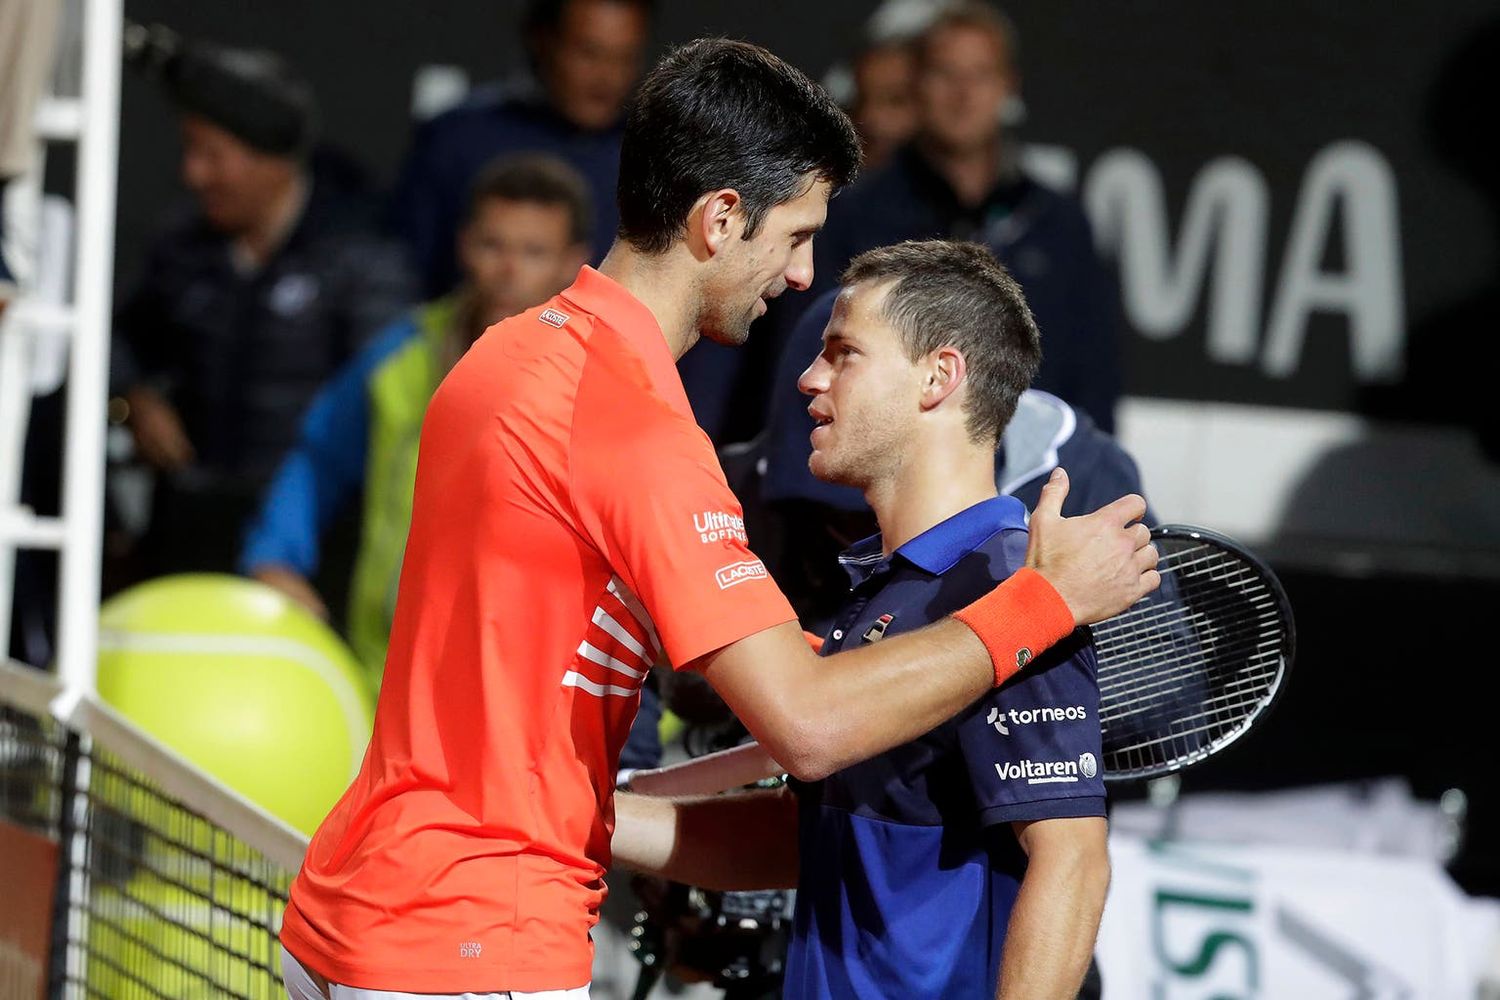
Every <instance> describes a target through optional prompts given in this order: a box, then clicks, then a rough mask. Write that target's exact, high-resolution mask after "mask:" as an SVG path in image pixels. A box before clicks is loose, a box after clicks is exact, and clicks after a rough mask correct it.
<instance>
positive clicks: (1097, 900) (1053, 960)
mask: <svg viewBox="0 0 1500 1000" xmlns="http://www.w3.org/2000/svg"><path fill="white" fill-rule="evenodd" d="M1108 888H1109V861H1108V858H1107V856H1104V855H1103V854H1102V852H1098V853H1093V852H1083V851H1073V852H1058V853H1057V855H1056V856H1037V855H1033V856H1032V858H1031V861H1030V864H1029V866H1028V868H1027V870H1026V876H1025V878H1024V879H1022V881H1021V890H1020V893H1019V894H1018V895H1017V897H1016V903H1015V907H1014V908H1013V909H1012V910H1011V915H1010V926H1009V928H1008V929H1007V931H1006V934H1005V950H1004V952H1003V954H1002V956H1001V964H1000V982H999V986H998V989H997V991H996V996H997V997H999V1000H1051V998H1056V1000H1064V998H1066V1000H1072V998H1073V997H1076V996H1077V995H1078V988H1079V986H1080V984H1082V982H1083V977H1084V974H1085V973H1086V972H1087V971H1088V966H1089V958H1090V957H1091V956H1092V955H1093V952H1094V942H1095V939H1096V938H1097V936H1098V933H1099V918H1100V916H1101V914H1102V913H1103V912H1104V897H1105V893H1106V891H1107V890H1108Z"/></svg>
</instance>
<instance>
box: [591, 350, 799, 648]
mask: <svg viewBox="0 0 1500 1000" xmlns="http://www.w3.org/2000/svg"><path fill="white" fill-rule="evenodd" d="M588 381H589V380H588V377H587V376H585V379H584V384H583V386H581V387H580V400H579V403H578V407H579V410H578V414H577V417H576V419H575V424H574V440H573V444H572V448H571V453H572V468H571V474H572V484H571V485H572V500H573V505H574V510H575V513H576V516H577V517H578V520H579V524H580V527H581V528H582V530H583V532H584V533H585V534H586V535H587V536H588V537H589V538H590V539H591V541H592V542H593V543H594V545H595V546H596V547H597V548H598V549H599V551H600V552H601V553H602V554H603V555H604V557H605V559H606V560H607V561H608V562H609V564H610V565H611V567H613V569H614V571H615V573H616V574H617V575H619V577H620V578H621V579H622V580H623V581H624V582H625V584H626V586H628V587H629V588H630V589H631V590H632V591H634V593H635V594H636V596H637V597H639V598H640V600H641V603H642V604H643V605H645V608H646V611H647V613H648V614H649V615H650V616H651V620H652V622H653V623H654V624H655V626H656V630H657V633H658V635H659V636H660V637H661V641H662V646H663V648H664V649H665V650H666V653H667V656H668V659H670V661H671V663H672V665H673V666H674V667H676V668H679V669H680V668H682V667H684V666H687V665H688V664H690V663H692V662H693V661H694V660H696V659H698V658H699V657H701V656H703V655H705V654H707V653H711V652H713V651H714V650H716V649H720V648H722V647H724V646H727V645H730V644H731V643H734V642H737V641H739V640H740V639H743V638H745V637H746V636H750V635H754V634H755V633H756V632H760V631H762V630H764V629H767V628H770V627H772V626H774V625H779V624H781V623H782V622H788V621H792V620H794V619H795V618H796V615H795V613H794V612H793V611H792V607H791V605H790V604H789V603H787V599H786V598H785V597H784V596H782V593H781V591H780V590H779V589H778V588H777V586H776V584H775V583H774V582H773V581H772V580H771V577H770V574H769V573H768V572H767V571H766V567H765V564H764V563H762V562H761V561H760V559H759V558H758V557H757V556H756V555H755V553H753V552H752V551H750V546H749V540H748V539H747V538H746V536H745V520H744V512H743V510H742V509H741V507H740V504H739V501H738V500H736V499H735V496H734V494H733V493H732V492H731V491H730V489H729V485H728V484H727V483H726V482H725V479H724V473H723V470H722V469H720V467H719V461H718V458H717V457H716V456H715V455H714V451H713V447H712V446H711V445H710V444H709V441H708V438H707V437H706V436H705V435H704V434H703V432H702V431H701V430H699V429H698V427H697V426H696V425H695V424H693V423H692V421H691V420H690V419H689V418H687V417H686V416H683V415H681V414H678V413H676V412H675V411H670V410H668V408H667V407H666V406H665V404H661V405H659V406H650V405H647V406H640V405H632V404H630V403H623V402H620V401H618V400H617V401H616V405H611V404H610V402H609V401H608V400H607V399H603V400H600V401H599V402H598V403H597V404H595V405H590V403H589V401H588V400H587V399H585V398H584V396H585V394H586V393H587V392H589V391H591V390H590V389H589V385H588ZM592 391H593V392H594V393H595V397H594V398H595V399H598V398H599V394H600V393H603V394H604V395H605V396H606V397H607V396H608V395H609V394H610V393H611V389H610V388H608V387H606V388H602V389H600V388H597V387H596V388H595V389H594V390H592Z"/></svg>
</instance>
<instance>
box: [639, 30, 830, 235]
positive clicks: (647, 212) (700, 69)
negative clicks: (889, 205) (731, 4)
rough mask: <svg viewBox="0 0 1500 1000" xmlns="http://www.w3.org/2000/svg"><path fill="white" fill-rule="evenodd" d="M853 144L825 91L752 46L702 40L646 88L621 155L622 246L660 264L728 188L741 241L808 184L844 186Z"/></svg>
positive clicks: (655, 73)
mask: <svg viewBox="0 0 1500 1000" xmlns="http://www.w3.org/2000/svg"><path fill="white" fill-rule="evenodd" d="M858 171H859V138H858V136H857V135H856V134H855V131H854V125H853V124H852V123H851V122H850V121H849V116H848V115H846V114H844V112H843V111H842V110H840V109H839V107H838V105H837V104H835V103H834V101H833V99H832V98H831V97H829V96H828V94H827V93H826V92H824V90H823V88H822V87H819V86H818V85H817V84H816V83H813V82H812V81H811V80H810V79H808V78H807V76H806V74H804V73H803V72H802V71H801V70H798V69H796V68H794V67H792V66H790V65H788V64H787V63H785V62H783V61H782V60H780V59H778V58H777V57H776V56H774V55H772V54H771V53H770V52H767V51H766V50H765V49H763V48H761V47H760V46H758V45H751V44H749V43H748V42H736V41H730V40H729V39H725V38H706V39H699V40H698V41H695V42H689V43H688V44H686V45H684V46H682V47H680V48H678V49H675V50H673V51H672V52H670V53H668V54H667V56H666V57H665V58H663V59H662V61H661V62H659V63H658V64H657V65H656V68H655V69H653V70H652V71H651V73H650V74H649V75H648V76H647V77H646V79H645V81H643V82H642V84H641V88H640V90H639V91H638V92H637V94H636V96H635V99H634V101H632V103H631V106H630V109H629V111H628V112H627V115H626V119H625V137H624V141H623V144H622V146H621V150H620V187H619V202H620V230H619V235H620V238H621V239H623V240H625V241H626V242H628V243H629V244H630V245H631V246H633V247H635V248H636V249H637V250H640V251H642V252H643V253H661V252H662V251H664V250H666V249H667V248H668V247H670V246H671V245H672V241H673V240H675V239H676V238H677V237H678V236H679V235H680V234H681V233H682V231H683V227H684V226H685V225H686V223H687V217H688V212H689V211H690V210H691V209H692V207H693V203H694V202H696V201H697V200H698V198H699V197H700V196H701V195H703V194H704V192H707V191H714V190H717V189H719V188H734V189H735V190H736V191H738V192H739V194H740V197H741V199H743V201H742V205H743V207H744V212H745V238H746V239H749V238H751V237H753V236H754V235H755V234H756V232H758V231H759V228H760V225H761V223H762V222H763V221H764V219H765V215H766V213H767V212H768V211H770V209H771V208H772V207H774V206H776V205H780V204H783V203H784V202H787V201H790V200H792V199H793V198H795V197H797V196H798V195H799V194H800V193H801V192H802V191H803V189H804V187H805V183H806V178H807V175H809V174H812V175H814V176H815V177H816V178H817V179H819V180H824V181H827V182H829V183H830V184H832V185H833V187H834V189H835V190H838V189H839V188H842V187H844V186H846V185H848V184H849V183H850V182H851V181H853V180H854V177H855V174H856V173H858Z"/></svg>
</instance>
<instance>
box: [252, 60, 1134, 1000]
mask: <svg viewBox="0 0 1500 1000" xmlns="http://www.w3.org/2000/svg"><path fill="white" fill-rule="evenodd" d="M858 148H859V147H858V142H857V140H856V138H855V136H854V131H853V128H852V126H851V125H850V124H849V121H848V119H847V118H846V117H845V116H844V114H843V113H842V112H841V111H839V110H838V108H837V107H836V106H835V105H834V104H833V102H832V101H830V100H829V98H828V97H827V95H826V94H824V93H823V91H822V90H821V89H819V88H818V87H817V86H816V85H815V84H813V83H812V82H810V81H809V80H808V79H807V78H806V77H805V76H804V75H803V74H801V73H800V72H798V71H797V70H795V69H793V68H791V67H790V66H787V65H786V64H785V63H783V62H781V61H780V60H779V59H777V58H776V57H775V56H773V55H771V54H770V53H769V52H766V51H765V50H764V49H760V48H757V47H755V46H752V45H748V44H745V43H741V42H730V41H723V40H708V41H699V42H694V43H692V44H689V45H687V46H684V47H682V48H680V49H678V50H676V51H675V52H673V53H671V54H670V55H668V56H667V57H666V58H665V59H664V60H663V61H662V62H661V64H660V65H659V66H658V67H657V68H656V70H655V71H653V73H652V74H651V75H650V76H649V77H648V78H647V79H646V81H645V82H644V83H643V85H642V88H641V91H640V93H639V95H638V97H637V99H636V102H635V105H634V107H633V108H632V111H631V114H630V117H629V120H628V122H627V125H626V131H625V138H624V146H623V151H622V156H621V166H620V191H619V196H620V219H621V223H620V233H619V239H618V240H617V241H616V243H615V245H614V248H613V249H612V250H611V251H610V253H609V255H608V256H607V257H606V258H605V260H604V262H603V263H602V264H601V266H600V268H599V270H597V271H596V270H593V269H592V268H584V270H583V271H582V272H581V273H580V274H579V277H578V280H577V281H576V282H575V283H574V284H573V285H572V287H570V288H568V289H567V290H566V291H564V292H562V293H561V294H560V295H558V296H557V297H556V298H554V299H552V300H551V301H550V302H549V303H547V304H546V305H544V306H542V307H540V308H537V309H532V310H530V311H528V312H525V313H522V314H520V315H519V316H515V317H512V318H511V319H508V320H506V321H504V322H502V323H500V324H498V325H496V326H495V327H492V328H491V329H490V330H489V331H488V332H487V333H486V334H485V335H484V336H482V337H481V338H480V339H479V341H478V342H477V343H476V344H475V345H474V346H473V347H472V348H471V349H470V350H469V352H468V354H466V355H465V357H464V358H463V360H462V361H460V362H459V363H458V365H457V366H455V367H454V369H453V371H452V372H451V373H450V374H449V376H448V377H447V379H446V380H445V381H444V382H443V384H442V386H441V387H440V388H439V389H438V391H437V394H436V395H435V396H434V397H433V400H432V403H431V405H430V406H429V409H428V412H427V418H426V422H425V424H424V426H423V431H422V443H421V451H420V457H419V459H418V466H417V482H416V495H415V503H414V508H413V514H412V523H411V534H410V536H409V538H408V540H407V546H406V558H405V562H404V565H403V567H402V572H401V582H400V590H399V594H398V598H397V604H396V614H395V621H394V624H393V628H392V634H391V642H390V651H389V654H388V657H387V661H386V668H385V677H384V681H383V684H382V688H381V693H380V703H379V708H378V710H377V712H376V719H375V732H374V736H373V738H372V740H371V742H370V748H369V751H368V753H367V754H366V757H365V761H364V764H363V767H362V768H361V770H360V773H359V776H358V777H357V778H356V779H355V781H354V784H353V785H352V786H351V787H350V789H349V791H348V792H347V793H346V794H345V795H344V797H343V798H342V799H341V800H340V801H339V803H338V804H337V805H336V806H335V807H334V809H333V812H332V813H331V814H330V815H329V816H328V818H327V819H326V820H325V821H324V823H323V825H322V826H321V827H320V828H319V830H318V832H317V834H316V835H315V836H314V838H313V841H312V844H311V846H310V847H309V849H308V854H307V858H306V860H305V862H304V864H303V868H302V871H301V872H300V873H299V875H298V876H297V879H296V881H295V882H294V883H293V886H292V891H291V902H290V904H289V905H288V907H287V912H286V918H285V922H284V926H283V928H282V942H283V945H284V946H285V951H286V954H284V959H283V964H284V970H285V972H286V975H287V985H288V990H289V992H290V993H291V995H292V996H293V997H294V998H296V1000H301V998H303V997H314V996H331V997H336V998H344V997H351V998H352V997H358V996H360V995H361V993H362V992H363V993H364V995H366V996H373V995H374V994H371V993H369V992H368V991H396V993H397V995H401V994H416V995H430V994H452V993H471V994H486V993H491V994H496V995H504V994H505V993H510V994H511V995H513V996H524V995H527V994H529V993H542V992H545V993H549V994H553V995H557V996H567V997H570V998H571V997H582V996H586V993H587V984H588V981H589V976H590V966H591V964H592V947H591V944H590V942H589V936H588V934H589V929H590V928H591V927H592V926H593V925H594V923H596V922H597V919H598V908H599V904H600V902H601V900H602V899H603V897H604V892H605V887H604V882H603V877H604V873H605V871H606V869H607V868H608V866H609V862H610V855H609V842H610V834H611V829H612V826H613V802H612V794H613V781H614V773H615V764H616V759H617V757H618V755H619V752H620V747H621V745H622V744H623V742H624V740H625V736H626V733H627V730H628V729H629V725H630V720H631V718H632V716H633V715H634V714H635V709H636V704H637V700H638V698H639V689H640V685H641V682H642V681H643V680H644V679H645V676H646V673H647V671H648V670H649V669H650V668H651V667H653V666H656V665H663V666H671V667H673V668H676V669H692V670H697V671H701V672H702V674H703V676H704V677H705V678H706V679H707V680H708V681H709V683H711V684H712V685H713V686H714V688H715V689H716V690H717V691H718V692H719V694H720V695H721V696H722V697H723V698H724V700H725V701H726V702H727V703H728V704H729V706H730V707H731V708H732V709H733V710H734V711H735V712H736V713H737V714H738V715H739V717H740V718H741V719H743V720H744V721H745V723H746V725H747V726H748V727H749V729H750V731H751V732H752V733H754V734H755V736H756V737H757V738H758V739H759V740H760V741H761V743H762V744H763V745H764V746H765V747H766V749H767V751H768V752H770V754H771V755H772V756H773V757H775V758H776V760H778V761H780V762H781V763H782V764H783V765H784V766H785V767H787V768H788V769H789V770H790V771H791V773H793V774H794V775H796V776H798V777H800V778H804V779H808V780H812V779H817V778H820V777H822V776H824V775H827V774H829V773H831V772H833V771H835V770H837V769H839V768H841V767H843V766H845V765H847V764H849V763H852V762H854V761H858V760H862V759H865V758H867V757H870V756H872V755H874V754H876V753H878V752H881V751H883V750H885V749H888V748H890V747H893V746H896V745H899V744H901V743H904V742H906V741H908V740H910V739H912V738H914V737H916V736H918V735H920V734H921V733H924V732H926V731H927V730H929V729H931V728H932V727H933V726H935V725H937V724H938V723H939V722H942V721H943V720H944V719H946V718H948V717H949V716H951V715H953V714H955V713H956V712H958V711H959V710H961V709H962V708H964V707H965V706H966V705H968V704H969V703H971V702H972V701H974V700H975V699H976V698H977V697H979V696H980V695H981V694H983V693H984V692H985V691H987V690H989V689H990V688H991V687H993V686H995V685H996V684H997V683H999V682H1000V681H1002V680H1004V679H1005V678H1007V677H1009V676H1010V675H1011V674H1013V673H1014V672H1015V671H1016V670H1017V669H1019V668H1020V667H1021V666H1024V665H1025V663H1026V662H1028V661H1029V660H1030V659H1031V658H1032V656H1033V654H1034V653H1036V652H1039V651H1040V650H1041V649H1043V648H1045V647H1047V646H1049V645H1051V644H1052V643H1054V642H1056V641H1057V640H1059V639H1060V638H1062V637H1063V636H1066V635H1068V634H1069V633H1071V632H1072V631H1073V629H1074V628H1075V627H1076V625H1077V624H1079V623H1081V622H1092V621H1097V620H1100V619H1102V618H1105V617H1108V616H1109V615H1111V614H1114V613H1116V612H1118V611H1119V610H1121V609H1123V608H1124V607H1126V606H1128V605H1129V604H1131V603H1133V602H1134V601H1135V600H1136V599H1137V598H1138V597H1140V596H1141V595H1142V594H1144V593H1145V592H1147V591H1149V590H1150V589H1152V588H1154V587H1155V586H1156V583H1157V578H1156V573H1155V571H1154V569H1153V567H1154V565H1155V561H1156V553H1155V550H1154V548H1152V547H1151V545H1150V544H1149V536H1148V534H1147V532H1146V529H1145V528H1143V527H1141V526H1139V525H1136V526H1128V525H1130V522H1132V521H1134V520H1135V519H1136V518H1138V517H1139V516H1140V515H1141V514H1142V513H1143V512H1144V510H1145V504H1144V501H1142V500H1141V499H1140V498H1139V497H1128V498H1122V500H1120V501H1117V502H1116V503H1115V504H1112V505H1111V506H1110V507H1107V508H1105V509H1104V510H1102V511H1100V512H1097V513H1096V514H1093V515H1090V516H1088V517H1086V518H1074V519H1062V518H1059V517H1047V518H1038V519H1037V523H1034V524H1033V526H1032V532H1031V538H1032V541H1031V548H1030V550H1029V552H1028V566H1030V567H1032V568H1030V569H1023V570H1021V571H1020V572H1018V573H1017V574H1016V575H1015V576H1014V577H1012V578H1011V579H1010V580H1009V581H1007V582H1006V583H1004V584H1002V585H1001V586H1000V587H999V588H997V589H996V590H995V591H993V592H991V593H990V594H989V595H988V596H986V597H985V598H983V599H981V600H980V601H977V602H975V603H974V604H972V605H970V606H969V607H967V608H965V609H963V610H962V611H960V612H958V613H957V614H956V615H955V616H954V617H953V618H949V619H945V620H944V621H942V622H940V623H938V624H936V625H933V626H931V627H929V628H927V629H923V630H921V631H919V632H914V633H912V634H910V635H907V636H901V637H897V638H895V639H892V640H891V641H889V642H883V643H879V644H875V645H871V646H868V647H866V648H864V649H859V650H854V651H851V652H848V653H844V654H840V655H838V656H833V657H828V658H825V659H822V660H818V659H817V658H816V657H815V656H814V654H813V652H812V650H811V649H809V648H808V646H807V644H806V642H805V641H804V639H803V636H802V632H801V630H800V628H799V627H798V625H797V623H796V621H795V618H794V616H793V613H792V610H791V608H790V606H789V605H788V604H787V602H786V599H785V598H784V597H783V596H782V595H781V593H780V591H779V590H777V588H776V585H775V584H774V583H773V582H772V581H771V580H770V578H769V576H768V575H767V573H766V570H765V567H764V566H763V565H762V564H761V562H760V560H759V559H757V558H756V557H755V555H754V554H753V553H752V552H751V551H750V549H749V547H748V544H747V540H746V538H745V533H744V526H743V521H742V519H741V510H740V507H739V504H738V503H737V502H736V500H735V498H734V496H733V494H732V493H731V492H730V490H729V488H728V486H727V485H726V484H725V482H724V476H723V473H722V471H721V470H720V468H719V465H718V462H717V460H716V458H715V456H714V452H713V448H712V446H711V445H710V443H709V441H708V438H707V437H706V436H705V435H704V434H703V433H702V432H701V431H700V430H699V429H698V427H697V426H696V425H695V424H694V422H693V417H692V413H691V411H690V409H689V407H688V403H687V399H686V397H685V396H684V394H683V390H682V383H681V381H680V380H679V378H678V376H677V371H676V368H675V365H674V362H675V361H676V359H677V358H679V357H680V356H681V355H682V354H683V353H684V352H686V351H687V350H688V349H689V348H690V347H691V346H692V345H693V344H694V343H695V342H696V341H697V339H698V337H699V336H700V335H703V336H707V337H709V338H710V339H712V340H715V341H717V342H719V343H726V344H739V343H743V342H744V340H745V338H746V336H747V331H748V328H749V326H750V323H751V322H752V321H753V320H754V319H755V318H756V317H757V316H760V315H762V314H763V313H764V312H765V301H766V300H767V299H769V298H772V297H774V296H776V295H779V294H780V293H781V292H783V291H785V290H786V289H787V288H794V289H802V288H805V287H806V286H807V285H808V283H809V282H810V280H811V278H812V239H813V236H814V234H815V233H816V232H817V231H818V229H819V227H820V226H821V225H822V224H823V219H824V217H825V215H826V212H827V202H828V198H829V197H830V195H831V194H832V193H833V192H834V191H836V190H837V189H839V188H840V187H842V186H844V185H845V184H847V183H848V182H849V180H850V179H851V178H852V177H853V175H854V173H855V170H856V168H857V163H858V157H859V152H858ZM1051 488H1052V489H1054V490H1057V489H1061V490H1066V481H1065V479H1062V478H1061V477H1059V480H1058V481H1057V482H1055V483H1054V484H1052V487H1051ZM390 995H391V994H390V993H386V992H382V993H380V994H379V996H381V997H388V996H390Z"/></svg>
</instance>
